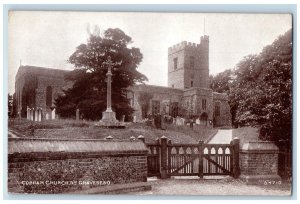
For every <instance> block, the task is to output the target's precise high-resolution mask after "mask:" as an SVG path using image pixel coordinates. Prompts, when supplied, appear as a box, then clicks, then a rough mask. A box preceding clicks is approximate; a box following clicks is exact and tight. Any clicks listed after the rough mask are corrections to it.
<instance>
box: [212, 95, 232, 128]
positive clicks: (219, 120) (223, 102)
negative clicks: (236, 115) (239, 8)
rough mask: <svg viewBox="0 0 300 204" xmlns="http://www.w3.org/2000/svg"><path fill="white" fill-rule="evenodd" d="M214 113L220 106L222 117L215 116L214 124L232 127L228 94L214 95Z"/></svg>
mask: <svg viewBox="0 0 300 204" xmlns="http://www.w3.org/2000/svg"><path fill="white" fill-rule="evenodd" d="M213 103H214V111H215V108H216V104H220V115H219V116H215V119H214V123H215V125H217V126H231V125H232V122H231V112H230V106H229V103H228V96H227V94H222V93H213Z"/></svg>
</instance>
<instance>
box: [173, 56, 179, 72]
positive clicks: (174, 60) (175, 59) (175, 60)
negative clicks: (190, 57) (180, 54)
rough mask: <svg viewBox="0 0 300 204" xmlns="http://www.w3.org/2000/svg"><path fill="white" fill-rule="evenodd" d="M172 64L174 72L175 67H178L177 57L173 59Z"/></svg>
mask: <svg viewBox="0 0 300 204" xmlns="http://www.w3.org/2000/svg"><path fill="white" fill-rule="evenodd" d="M173 63H174V70H176V69H177V66H178V58H177V57H176V58H174V59H173Z"/></svg>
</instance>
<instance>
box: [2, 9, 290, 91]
mask: <svg viewBox="0 0 300 204" xmlns="http://www.w3.org/2000/svg"><path fill="white" fill-rule="evenodd" d="M95 25H97V26H99V27H100V31H104V30H106V29H107V28H120V29H121V30H123V31H124V32H125V33H126V34H127V35H129V36H130V37H131V38H132V41H133V43H132V44H130V46H133V47H137V48H140V51H141V53H142V54H143V61H142V63H141V64H140V66H139V67H138V70H139V71H140V72H142V73H143V74H145V75H146V76H147V77H148V79H149V81H148V82H146V83H147V84H152V85H161V86H167V70H168V47H170V46H172V45H174V44H177V43H180V42H182V41H188V42H193V43H200V37H201V36H203V35H204V34H205V35H209V40H210V44H209V46H210V47H209V49H210V51H209V69H210V74H212V75H215V74H217V73H220V72H222V71H224V70H226V69H229V68H234V67H235V65H236V64H237V63H238V62H239V61H240V60H241V59H243V57H244V56H247V55H249V54H258V53H259V52H261V50H262V49H263V47H264V46H266V45H269V44H271V43H272V42H273V41H274V40H275V39H276V38H277V37H278V36H279V35H281V34H284V33H285V32H286V31H287V30H289V29H290V28H291V27H292V17H291V15H289V14H237V13H236V14H230V13H227V14H225V13H218V14H216V13H120V12H62V11H60V12H54V11H42V12H41V11H11V12H10V13H9V28H8V58H9V59H8V66H9V67H8V75H9V76H8V77H9V79H8V82H9V84H8V92H9V93H10V94H13V93H14V84H15V75H16V73H17V70H18V68H19V66H20V64H22V65H31V66H41V67H48V68H56V69H66V70H72V69H73V68H74V67H73V65H72V64H69V63H68V62H67V60H68V58H69V56H70V55H71V54H72V53H73V52H74V51H75V49H76V47H77V46H78V45H80V44H81V43H86V42H87V38H88V32H87V30H88V28H90V29H91V30H93V27H94V26H95Z"/></svg>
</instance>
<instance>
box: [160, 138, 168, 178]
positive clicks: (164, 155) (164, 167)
mask: <svg viewBox="0 0 300 204" xmlns="http://www.w3.org/2000/svg"><path fill="white" fill-rule="evenodd" d="M167 143H168V138H167V137H166V136H162V137H161V138H160V145H161V152H160V154H161V155H160V176H161V179H166V178H168V147H167Z"/></svg>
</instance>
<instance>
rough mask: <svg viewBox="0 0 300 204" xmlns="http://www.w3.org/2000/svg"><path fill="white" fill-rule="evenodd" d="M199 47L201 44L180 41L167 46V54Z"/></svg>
mask: <svg viewBox="0 0 300 204" xmlns="http://www.w3.org/2000/svg"><path fill="white" fill-rule="evenodd" d="M200 47H201V44H197V43H192V42H187V41H182V42H181V43H177V44H175V45H173V46H171V47H169V49H168V52H169V54H172V53H174V52H179V51H181V50H184V49H189V50H193V49H194V50H196V49H199V48H200Z"/></svg>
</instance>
